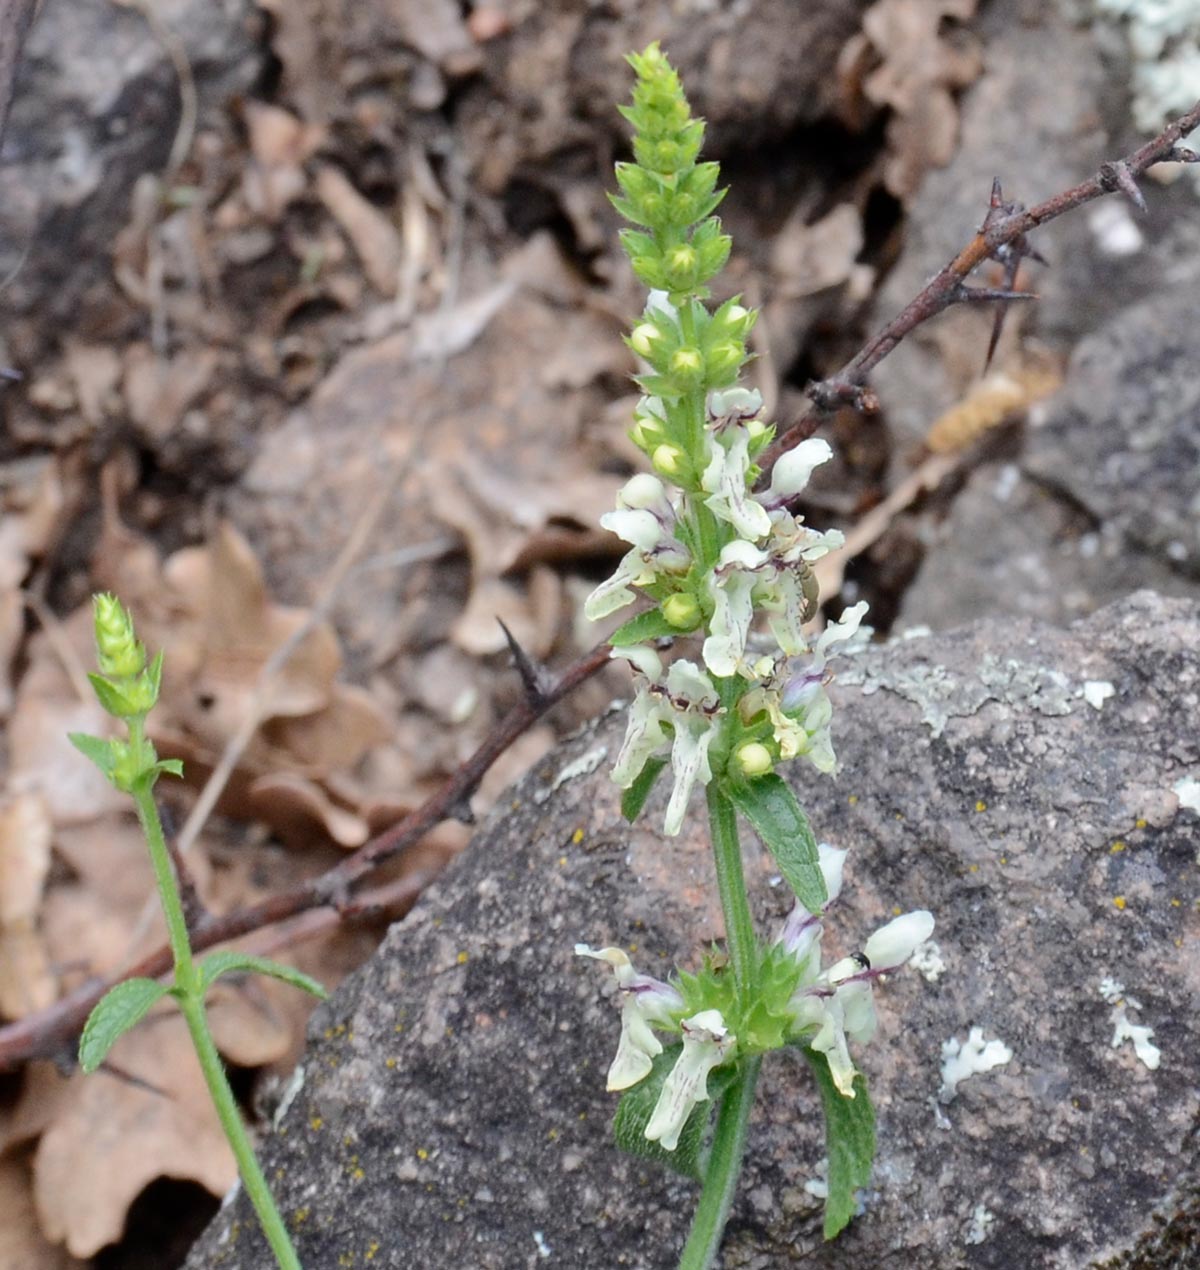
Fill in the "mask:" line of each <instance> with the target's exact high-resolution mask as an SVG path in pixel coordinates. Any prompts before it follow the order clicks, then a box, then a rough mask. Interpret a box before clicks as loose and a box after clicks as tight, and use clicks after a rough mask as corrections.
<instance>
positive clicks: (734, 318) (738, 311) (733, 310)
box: [725, 304, 750, 326]
mask: <svg viewBox="0 0 1200 1270" xmlns="http://www.w3.org/2000/svg"><path fill="white" fill-rule="evenodd" d="M749 316H750V310H749V309H744V308H742V306H741V305H740V304H731V305H730V306H729V308H727V309H726V310H725V320H726V321H727V322H728V323H729V324H730V325H731V326H733V325H734V324H736V323H738V322H744V321H745V320H746V318H748V317H749Z"/></svg>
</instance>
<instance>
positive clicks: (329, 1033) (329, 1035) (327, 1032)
mask: <svg viewBox="0 0 1200 1270" xmlns="http://www.w3.org/2000/svg"><path fill="white" fill-rule="evenodd" d="M325 1039H326V1040H327V1041H332V1040H333V1028H331V1027H327V1028H326V1029H325Z"/></svg>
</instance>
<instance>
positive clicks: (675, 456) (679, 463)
mask: <svg viewBox="0 0 1200 1270" xmlns="http://www.w3.org/2000/svg"><path fill="white" fill-rule="evenodd" d="M650 462H651V463H653V464H654V466H655V468H656V469H657V470H658V471H659V472H661V473H662V474H663V475H664V476H670V477H677V476H678V475H679V473H680V472H681V471H683V451H682V450H681V449H680V448H679V447H678V446H677V445H671V444H670V443H669V442H667V443H666V444H663V445H660V446H658V447H657V448H656V449H655V451H654V453H653V454H652V455H651V456H650Z"/></svg>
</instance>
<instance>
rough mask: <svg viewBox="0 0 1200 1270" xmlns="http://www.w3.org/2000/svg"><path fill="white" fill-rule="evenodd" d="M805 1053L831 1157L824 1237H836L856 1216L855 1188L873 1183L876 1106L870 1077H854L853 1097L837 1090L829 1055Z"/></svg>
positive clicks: (827, 1150) (828, 1152)
mask: <svg viewBox="0 0 1200 1270" xmlns="http://www.w3.org/2000/svg"><path fill="white" fill-rule="evenodd" d="M804 1057H805V1058H806V1059H808V1064H809V1066H810V1067H811V1068H812V1071H813V1075H814V1076H815V1077H816V1078H817V1088H818V1089H819V1090H820V1091H821V1107H822V1109H823V1110H824V1112H825V1154H826V1156H827V1157H828V1159H829V1174H828V1194H827V1196H826V1198H825V1238H826V1239H834V1238H836V1237H837V1235H838V1234H839V1233H840V1232H841V1231H842V1230H844V1229H845V1228H846V1226H847V1225H848V1224H849V1222H850V1218H851V1217H853V1216H854V1211H855V1209H856V1208H857V1203H856V1201H855V1198H854V1192H855V1191H856V1190H858V1189H859V1188H861V1187H866V1186H869V1185H870V1184H871V1164H872V1162H873V1161H874V1159H875V1108H874V1107H872V1106H871V1099H870V1096H869V1095H868V1094H867V1079H866V1077H865V1076H864V1075H863V1074H862V1073H861V1072H859V1073H857V1074H856V1075H855V1077H854V1097H853V1098H847V1097H845V1096H844V1095H843V1094H840V1093H839V1092H838V1087H837V1086H836V1085H835V1084H834V1083H833V1075H832V1073H831V1072H830V1070H829V1059H828V1058H827V1057H826V1056H825V1055H824V1054H818V1053H817V1052H816V1050H811V1049H808V1048H805V1050H804Z"/></svg>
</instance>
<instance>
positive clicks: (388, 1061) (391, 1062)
mask: <svg viewBox="0 0 1200 1270" xmlns="http://www.w3.org/2000/svg"><path fill="white" fill-rule="evenodd" d="M383 1065H384V1067H387V1068H392V1067H395V1066H396V1060H395V1059H394V1058H389V1059H386V1060H385V1061H384V1064H383Z"/></svg>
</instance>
